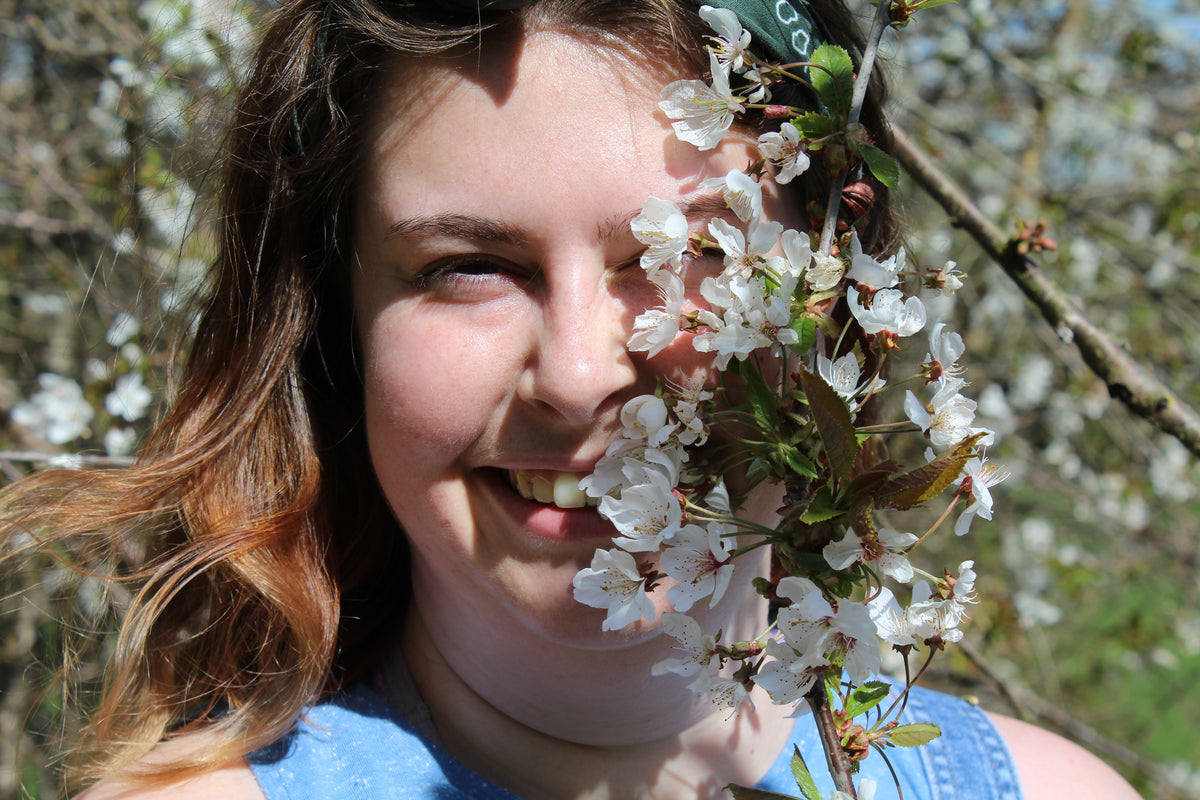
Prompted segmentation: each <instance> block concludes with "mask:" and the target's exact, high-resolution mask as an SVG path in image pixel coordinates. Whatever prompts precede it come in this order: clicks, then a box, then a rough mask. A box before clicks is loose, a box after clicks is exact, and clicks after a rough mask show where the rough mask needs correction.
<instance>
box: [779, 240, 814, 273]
mask: <svg viewBox="0 0 1200 800" xmlns="http://www.w3.org/2000/svg"><path fill="white" fill-rule="evenodd" d="M779 243H780V245H782V247H783V255H784V258H786V259H787V266H786V268H785V269H786V270H787V272H788V274H789V275H791V276H793V277H794V278H796V280H797V281H799V279H800V278H801V277H803V276H804V273H805V272H807V271H808V268H809V266H810V265H811V264H812V260H813V252H812V241H811V240H810V239H809V236H808V234H807V233H801V232H800V231H797V230H792V229H790V228H789V229H788V230H786V231H784V232H783V236H781V237H780V238H779Z"/></svg>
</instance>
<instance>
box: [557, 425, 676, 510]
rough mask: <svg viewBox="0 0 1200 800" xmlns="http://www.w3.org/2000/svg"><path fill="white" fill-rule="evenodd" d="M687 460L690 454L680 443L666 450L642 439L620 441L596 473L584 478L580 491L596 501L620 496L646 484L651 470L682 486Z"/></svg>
mask: <svg viewBox="0 0 1200 800" xmlns="http://www.w3.org/2000/svg"><path fill="white" fill-rule="evenodd" d="M685 461H687V453H686V452H684V450H683V448H682V447H680V446H679V443H678V442H676V441H671V442H667V443H665V444H664V445H663V446H662V447H647V446H646V443H645V442H644V441H642V440H640V439H618V440H617V441H615V442H613V443H612V444H610V445H609V446H608V450H606V451H605V453H604V457H603V458H601V459H600V461H598V462H597V463H596V468H595V469H594V470H593V471H592V474H591V475H587V476H584V477H583V478H581V479H580V481H579V488H580V489H582V490H583V492H584V493H585V494H586V495H587V496H588V497H593V498H602V497H605V496H606V495H619V494H620V493H621V492H622V491H624V490H625V489H626V488H628V487H630V486H636V485H638V484H640V483H644V482H645V481H646V477H645V475H646V472H647V471H650V470H655V471H658V472H660V473H662V475H663V477H664V478H665V479H666V480H667V482H668V483H669V484H670V485H672V486H674V485H675V484H677V483H679V472H680V470H681V469H682V467H683V463H684V462H685Z"/></svg>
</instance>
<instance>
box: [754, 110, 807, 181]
mask: <svg viewBox="0 0 1200 800" xmlns="http://www.w3.org/2000/svg"><path fill="white" fill-rule="evenodd" d="M758 150H759V152H760V153H762V156H763V158H764V159H766V160H767V161H769V162H771V163H772V164H774V165H775V169H776V172H775V182H776V183H791V181H792V179H793V178H795V177H796V176H797V175H799V174H801V173H802V172H804V171H805V170H807V169H808V167H809V165H810V163H811V161H810V159H809V157H808V153H807V152H805V151H804V148H802V147H801V146H800V131H799V129H797V128H796V126H795V125H793V124H792V123H790V122H785V123H783V124H782V125H780V126H779V132H778V133H776V132H774V131H771V132H768V133H764V134H763V135H761V136H759V137H758Z"/></svg>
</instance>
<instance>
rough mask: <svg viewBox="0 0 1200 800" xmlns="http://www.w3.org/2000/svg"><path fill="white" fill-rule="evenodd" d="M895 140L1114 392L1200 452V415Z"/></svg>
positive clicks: (898, 134)
mask: <svg viewBox="0 0 1200 800" xmlns="http://www.w3.org/2000/svg"><path fill="white" fill-rule="evenodd" d="M892 140H893V143H894V147H895V150H894V154H895V156H896V159H897V160H898V161H899V162H900V164H901V165H902V166H903V167H904V169H905V171H907V172H908V174H909V175H911V176H912V177H913V179H914V180H916V182H917V183H918V184H920V186H921V188H922V189H924V190H925V191H926V192H927V193H928V194H929V195H930V196H931V197H932V198H933V199H934V200H936V201H937V203H938V205H940V206H941V207H942V208H943V209H944V210H945V211H946V213H947V214H949V215H950V218H951V219H952V220H953V221H954V224H955V225H957V226H959V227H961V228H963V229H964V230H965V231H966V232H967V233H969V234H970V235H971V238H973V239H974V240H975V241H976V242H977V243H978V244H979V245H980V247H982V248H983V249H984V251H985V252H986V253H987V254H988V256H989V257H991V259H992V260H993V261H994V262H996V264H998V265H999V266H1000V268H1001V269H1003V270H1004V272H1005V274H1006V275H1008V276H1009V277H1010V278H1012V279H1013V281H1014V282H1015V283H1016V284H1017V286H1018V287H1019V288H1020V289H1021V291H1022V292H1023V293H1024V294H1025V296H1026V297H1027V298H1028V299H1029V300H1030V301H1031V302H1032V303H1033V304H1034V305H1035V306H1037V308H1038V310H1039V311H1041V313H1042V317H1043V318H1045V320H1046V321H1047V322H1048V323H1050V326H1051V327H1052V328H1053V329H1054V331H1055V333H1056V334H1058V336H1059V338H1060V339H1062V340H1063V341H1065V342H1068V343H1073V344H1074V345H1075V347H1076V348H1077V349H1078V350H1079V354H1080V355H1081V356H1082V357H1083V360H1084V362H1085V363H1086V364H1087V365H1088V367H1090V368H1091V370H1092V372H1094V373H1095V374H1096V375H1097V376H1098V377H1099V378H1100V379H1101V380H1103V381H1104V383H1105V384H1106V385H1107V386H1108V393H1109V395H1110V396H1112V397H1114V398H1116V399H1117V400H1120V401H1121V402H1122V403H1124V404H1125V406H1126V407H1127V408H1129V410H1130V411H1132V412H1133V413H1134V414H1137V415H1138V416H1140V417H1143V418H1145V419H1147V420H1149V421H1150V422H1151V423H1152V424H1154V425H1155V426H1156V427H1158V428H1159V429H1160V430H1162V431H1164V432H1166V433H1169V434H1171V435H1172V436H1174V437H1175V438H1176V439H1178V440H1179V441H1180V442H1181V443H1182V444H1183V446H1184V447H1186V448H1187V449H1188V450H1190V451H1191V452H1192V454H1193V455H1195V456H1197V457H1200V414H1197V413H1196V411H1195V410H1194V409H1193V408H1191V406H1189V405H1188V404H1186V403H1184V402H1183V401H1181V400H1180V399H1179V398H1178V397H1177V396H1176V395H1175V394H1174V393H1173V392H1172V391H1171V390H1170V389H1168V388H1167V387H1166V386H1165V385H1164V384H1163V383H1162V381H1160V380H1159V379H1158V376H1156V375H1155V374H1154V373H1153V372H1152V371H1151V370H1149V369H1147V368H1146V367H1145V366H1143V365H1142V364H1140V363H1139V362H1138V361H1137V359H1135V358H1134V357H1133V356H1132V355H1130V354H1129V353H1128V352H1127V351H1125V350H1124V349H1123V348H1121V347H1120V346H1119V345H1118V344H1117V343H1116V342H1114V341H1113V340H1112V339H1110V338H1109V337H1108V336H1107V334H1105V333H1104V331H1103V330H1101V329H1100V327H1099V326H1097V325H1096V324H1095V323H1093V322H1092V321H1091V320H1090V319H1088V317H1087V316H1086V315H1085V314H1084V313H1083V312H1082V311H1080V310H1079V309H1078V308H1076V307H1075V305H1074V304H1073V303H1072V302H1071V301H1070V300H1069V299H1068V297H1067V295H1066V294H1065V293H1064V292H1063V290H1062V289H1060V288H1059V287H1058V286H1057V285H1055V284H1054V283H1053V282H1052V281H1051V280H1050V279H1049V278H1048V277H1047V276H1046V275H1045V274H1044V273H1043V272H1042V271H1041V269H1039V268H1038V266H1037V264H1036V263H1035V262H1034V261H1033V259H1032V258H1030V257H1029V256H1028V255H1027V254H1024V253H1021V252H1020V251H1019V250H1018V248H1017V242H1016V240H1015V239H1013V238H1012V237H1010V236H1006V235H1005V233H1004V231H1002V230H1001V229H1000V228H999V227H998V226H997V225H996V224H995V223H993V222H992V221H991V220H990V219H988V218H987V217H986V216H984V214H983V212H981V211H980V210H979V209H978V208H977V207H976V206H975V204H974V203H972V202H971V200H970V199H969V198H968V197H967V195H966V193H965V192H964V191H963V190H962V189H961V188H960V187H959V186H958V185H957V184H956V183H955V182H954V181H953V180H952V179H951V178H950V177H949V176H948V175H946V174H945V173H944V172H943V171H942V170H941V169H940V168H939V167H938V166H937V165H936V164H934V162H933V160H932V159H931V158H930V157H929V156H928V155H927V154H926V153H924V152H922V151H921V149H920V148H919V147H917V145H916V144H914V143H913V141H912V140H911V139H910V138H909V137H908V136H907V135H906V134H905V133H904V131H902V130H900V129H899V128H893V129H892Z"/></svg>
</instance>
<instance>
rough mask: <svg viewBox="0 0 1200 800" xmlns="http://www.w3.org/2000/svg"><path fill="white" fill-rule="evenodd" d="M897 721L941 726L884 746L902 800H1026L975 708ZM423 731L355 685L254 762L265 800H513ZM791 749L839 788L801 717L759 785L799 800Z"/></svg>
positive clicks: (890, 791) (928, 699)
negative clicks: (909, 744) (926, 736)
mask: <svg viewBox="0 0 1200 800" xmlns="http://www.w3.org/2000/svg"><path fill="white" fill-rule="evenodd" d="M895 691H896V690H895V689H893V692H895ZM418 702H419V701H418ZM887 703H888V701H884V707H886V705H887ZM901 721H902V722H904V721H907V722H935V723H937V724H938V725H939V726H940V727H941V729H942V735H941V736H940V737H938V738H937V739H935V740H933V741H932V742H930V743H929V744H926V745H922V746H920V747H914V748H900V747H893V748H890V749H888V751H887V757H888V760H890V762H891V764H892V768H893V769H894V770H895V772H896V776H897V778H898V780H899V782H900V785H901V787H902V788H903V791H904V798H905V800H1020V798H1021V790H1020V785H1019V783H1018V780H1017V774H1016V768H1015V766H1014V765H1013V762H1012V758H1011V756H1010V755H1009V753H1008V749H1007V748H1006V747H1005V744H1004V741H1003V740H1002V739H1001V737H1000V734H999V733H998V732H997V730H996V729H995V727H994V726H993V725H992V723H991V721H990V720H989V719H988V718H987V716H986V715H984V714H983V712H981V711H980V710H979V709H978V708H976V707H975V706H973V705H971V704H969V703H967V702H965V701H963V700H959V699H957V698H953V697H951V696H949V695H945V694H941V693H939V692H934V691H930V690H926V689H921V688H919V687H918V688H914V689H913V690H912V691H910V692H909V699H908V705H907V708H906V710H905V712H904V714H903V717H902V720H901ZM420 729H424V730H426V731H428V730H430V727H429V725H428V720H426V721H425V724H422V722H421V721H419V720H418V722H417V724H415V725H414V724H413V723H412V722H410V721H409V719H407V718H406V717H404V716H401V715H400V714H398V713H397V712H396V711H394V710H393V709H392V707H391V706H390V705H389V704H388V703H387V701H385V700H384V698H383V697H382V696H381V695H380V694H379V693H378V692H377V691H376V690H375V689H373V688H372V687H371V686H369V685H367V684H365V683H358V684H355V685H353V686H351V687H349V688H348V689H347V690H345V691H344V692H342V693H341V694H338V695H335V696H333V697H331V698H329V699H328V700H327V701H325V702H322V703H320V704H318V705H316V706H314V707H313V708H311V709H310V710H309V711H308V712H307V713H306V714H305V715H304V717H303V718H302V719H301V721H300V722H299V724H298V725H297V727H296V728H295V729H294V730H293V731H292V732H291V733H290V734H289V735H288V736H286V737H284V738H283V739H282V740H280V741H279V742H277V743H275V744H274V745H272V746H270V747H267V748H264V749H263V750H259V751H257V752H255V753H252V754H251V755H250V757H249V759H248V760H249V762H250V767H251V769H252V770H253V772H254V776H255V778H256V779H257V780H258V783H259V785H260V786H261V787H262V790H263V792H264V793H265V794H266V796H267V800H335V798H336V800H515V797H514V795H512V794H509V793H508V792H507V791H505V790H504V789H502V788H500V787H498V786H496V785H494V784H492V783H489V782H488V781H486V780H484V779H483V778H481V777H480V776H478V775H476V774H475V773H474V772H472V771H471V770H470V769H468V768H467V767H465V766H464V765H462V764H460V763H459V762H458V761H456V760H455V759H454V757H453V756H451V755H450V754H449V753H447V752H446V751H445V750H443V749H442V748H441V747H439V746H438V745H437V744H436V743H434V742H433V741H431V739H430V737H429V736H426V735H424V734H423V733H421V732H420ZM434 735H436V734H434ZM793 746H794V747H797V748H799V750H800V752H801V754H802V755H803V756H804V760H805V761H806V762H807V764H808V765H809V768H810V769H811V770H812V773H813V777H814V778H815V780H816V783H817V786H818V788H819V789H820V790H821V796H822V797H828V796H829V794H830V792H832V790H833V784H832V780H831V779H830V777H829V775H828V772H827V770H826V769H825V757H824V755H823V753H822V751H821V745H820V741H819V740H818V738H817V733H816V729H815V727H814V725H813V721H812V717H811V715H805V716H801V717H798V718H797V720H796V725H795V727H794V729H793V732H792V737H791V741H790V742H789V744H788V745H787V746H786V747H785V748H784V750H783V752H782V753H780V754H779V757H778V758H777V759H776V761H775V763H774V764H773V765H772V766H771V768H770V770H769V771H768V772H767V774H766V775H765V776H764V777H763V779H762V780H761V781H760V782H759V783H758V784H757V787H758V788H760V789H767V790H770V791H774V792H780V793H782V794H786V795H794V796H796V797H800V796H801V795H800V792H799V790H798V789H797V788H796V782H795V780H794V779H793V778H792V773H791V767H790V762H791V758H792V752H793ZM863 777H868V778H871V779H873V780H874V781H875V782H876V784H877V790H876V794H875V800H890V799H891V798H896V797H898V794H897V792H896V787H895V781H893V779H892V776H891V774H890V773H889V771H888V767H887V765H886V764H885V763H884V760H883V758H882V757H881V756H880V754H878V753H872V754H871V755H870V756H869V757H868V758H867V759H866V760H865V761H864V762H863V764H862V768H861V770H860V772H859V774H858V777H856V779H855V780H856V783H857V782H858V780H860V779H861V778H863Z"/></svg>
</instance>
